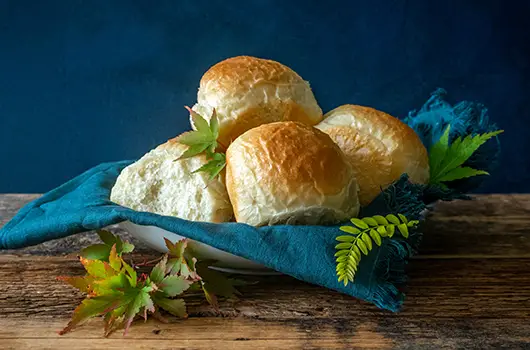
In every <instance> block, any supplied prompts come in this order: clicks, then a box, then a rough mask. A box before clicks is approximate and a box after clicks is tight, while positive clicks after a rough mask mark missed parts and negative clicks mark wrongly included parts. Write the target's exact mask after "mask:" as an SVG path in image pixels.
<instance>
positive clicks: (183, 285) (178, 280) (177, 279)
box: [158, 275, 193, 297]
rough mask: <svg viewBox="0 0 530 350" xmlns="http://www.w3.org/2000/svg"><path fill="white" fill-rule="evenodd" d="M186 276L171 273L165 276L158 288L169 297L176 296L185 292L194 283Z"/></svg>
mask: <svg viewBox="0 0 530 350" xmlns="http://www.w3.org/2000/svg"><path fill="white" fill-rule="evenodd" d="M192 283H193V282H192V281H189V280H187V279H186V278H185V277H184V276H175V275H170V276H167V277H165V278H164V279H163V280H162V281H161V282H160V283H159V284H158V288H159V289H160V290H161V291H162V292H163V293H164V294H165V295H166V296H168V297H175V296H177V295H179V294H182V293H184V292H185V291H186V290H187V289H188V288H189V287H190V285H191V284H192Z"/></svg>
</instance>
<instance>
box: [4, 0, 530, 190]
mask: <svg viewBox="0 0 530 350" xmlns="http://www.w3.org/2000/svg"><path fill="white" fill-rule="evenodd" d="M529 17H530V1H500V0H499V1H483V0H482V1H481V0H477V1H464V0H460V1H439V2H434V1H425V0H417V1H404V0H403V1H390V0H389V1H375V0H371V1H340V2H338V1H287V0H279V1H226V0H225V1H110V0H106V1H96V0H92V1H70V0H64V1H38V0H35V1H21V0H13V1H6V0H0V192H43V191H47V190H49V189H51V188H52V187H54V186H57V185H59V184H61V183H62V182H64V181H66V180H68V179H69V178H71V177H73V176H75V175H77V174H79V173H80V172H82V171H84V170H85V169H88V168H90V167H92V166H94V165H96V164H98V163H100V162H105V161H113V160H121V159H131V158H137V157H139V156H141V155H142V154H143V153H145V152H146V151H148V150H149V149H150V148H152V147H154V146H155V145H157V144H159V143H162V142H164V141H165V140H166V139H168V138H170V137H172V136H174V135H176V134H178V133H180V132H181V131H184V130H185V129H187V128H188V121H187V113H186V111H185V110H184V109H183V107H182V106H183V105H185V104H187V105H192V104H193V103H194V101H195V99H196V91H197V88H198V84H199V80H200V77H201V75H202V73H203V72H204V71H205V70H206V69H207V68H208V67H209V66H210V65H212V64H214V63H215V62H217V61H219V60H221V59H223V58H226V57H229V56H234V55H240V54H249V55H255V56H260V57H266V58H271V59H275V60H278V61H280V62H283V63H285V64H287V65H289V66H291V67H292V68H293V69H295V70H296V71H297V72H298V73H299V74H300V75H301V76H302V77H304V78H305V79H306V80H309V81H310V82H311V85H312V87H313V89H314V92H315V95H316V97H317V99H318V101H319V102H320V105H321V107H322V108H323V110H324V111H327V110H330V109H331V108H333V107H336V106H338V105H340V104H344V103H357V104H364V105H370V106H374V107H377V108H379V109H381V110H384V111H387V112H389V113H391V114H393V115H395V116H399V117H404V116H405V115H406V113H407V112H408V110H410V109H412V108H417V107H420V106H421V104H422V103H423V102H424V101H425V100H426V99H427V98H428V97H429V93H430V92H431V91H432V90H434V89H435V88H436V87H439V86H440V87H444V88H445V89H447V90H448V92H449V94H450V98H452V99H453V101H455V102H456V101H459V100H463V99H472V100H478V101H481V102H483V103H485V104H486V105H487V106H488V107H489V108H490V114H491V117H492V118H493V119H494V120H495V121H496V122H497V123H498V124H499V125H500V126H501V127H502V128H504V129H505V130H506V134H504V135H503V136H502V142H503V161H502V168H501V169H500V170H499V171H498V172H497V173H495V174H494V175H493V176H492V177H490V178H489V179H488V180H487V182H486V184H485V186H484V187H483V191H488V192H530V182H529V181H528V180H529V176H530V175H528V174H529V171H530V165H529V163H530V162H529V159H530V155H529V154H530V151H529V148H530V137H529V136H528V134H527V132H528V122H529V119H530V118H529V117H530V107H529V104H528V98H529V97H530V79H529V78H530V55H529V51H530V25H529V24H528V23H529V20H528V18H529Z"/></svg>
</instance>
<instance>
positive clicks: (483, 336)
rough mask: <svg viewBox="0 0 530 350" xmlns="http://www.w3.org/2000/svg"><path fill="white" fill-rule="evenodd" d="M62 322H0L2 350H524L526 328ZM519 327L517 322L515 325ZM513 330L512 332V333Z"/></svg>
mask: <svg viewBox="0 0 530 350" xmlns="http://www.w3.org/2000/svg"><path fill="white" fill-rule="evenodd" d="M64 321H66V320H57V319H49V320H44V319H41V320H33V319H27V318H26V319H19V320H15V321H13V320H0V342H1V344H2V349H16V350H18V349H36V348H38V349H87V350H88V349H90V350H92V349H122V348H124V347H126V348H131V347H132V346H134V348H139V349H146V348H156V349H184V348H185V349H366V348H370V349H455V348H458V349H481V350H482V349H498V348H508V349H527V348H528V346H529V345H530V337H529V336H528V335H529V334H530V323H528V322H526V323H524V322H520V323H514V320H511V319H508V318H507V319H503V320H498V319H466V318H445V319H432V318H423V317H420V318H404V317H396V318H391V319H385V318H380V319H377V320H366V319H363V318H360V319H359V318H357V319H356V318H352V319H348V320H344V319H330V318H324V319H308V320H299V319H285V320H275V319H251V318H232V319H226V318H201V319H197V318H191V319H188V320H183V321H180V322H178V323H176V324H167V325H164V324H160V323H157V322H154V321H148V322H146V323H143V322H136V323H135V324H134V325H133V327H134V328H133V330H132V331H131V332H130V333H129V334H128V335H127V336H126V338H123V337H122V334H121V333H115V334H113V335H111V337H109V338H107V339H106V338H103V337H102V336H101V327H102V321H101V320H93V321H89V322H88V323H87V324H86V325H84V326H83V327H80V328H78V329H77V330H75V331H74V332H72V333H69V334H67V335H65V336H58V335H57V334H56V331H57V330H58V329H60V328H61V327H62V326H63V322H64ZM515 322H517V320H515ZM514 324H517V327H514Z"/></svg>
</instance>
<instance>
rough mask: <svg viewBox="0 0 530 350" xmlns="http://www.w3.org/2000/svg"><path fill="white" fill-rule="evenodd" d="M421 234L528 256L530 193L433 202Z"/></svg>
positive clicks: (476, 252) (433, 246)
mask: <svg viewBox="0 0 530 350" xmlns="http://www.w3.org/2000/svg"><path fill="white" fill-rule="evenodd" d="M36 196H37V195H0V217H3V218H4V221H6V220H7V219H8V218H10V217H11V216H13V215H14V214H15V213H16V210H18V208H20V207H21V206H22V205H23V204H25V203H26V202H28V201H29V200H31V199H34V198H35V197H36ZM111 230H113V231H114V232H119V233H120V234H122V235H124V237H125V238H126V239H129V240H131V241H132V242H133V243H134V244H135V245H136V246H137V248H138V250H139V251H143V252H145V251H149V249H148V248H147V247H146V246H145V245H143V244H142V243H141V242H138V241H137V240H135V239H134V238H131V237H130V236H129V235H128V234H127V233H126V232H124V231H123V230H120V229H118V228H116V227H113V228H111ZM424 232H425V235H424V241H423V243H422V246H421V250H420V253H421V254H422V255H423V256H425V257H426V256H433V257H434V258H441V257H444V258H461V257H464V256H469V257H508V256H511V257H518V258H524V257H528V258H530V195H523V194H520V195H487V196H476V200H473V201H454V202H441V203H438V204H437V206H436V209H435V210H434V211H433V212H432V213H431V215H430V216H429V218H428V220H427V221H426V224H425V230H424ZM96 241H97V236H96V235H95V234H93V233H83V234H78V235H75V236H71V237H67V238H64V239H59V240H54V241H50V242H46V243H43V244H39V245H37V246H34V247H28V248H25V249H22V250H18V251H3V253H28V254H44V255H57V254H67V253H71V252H76V251H79V250H80V249H81V248H83V247H85V246H87V245H90V244H92V243H94V242H96ZM0 252H2V251H0Z"/></svg>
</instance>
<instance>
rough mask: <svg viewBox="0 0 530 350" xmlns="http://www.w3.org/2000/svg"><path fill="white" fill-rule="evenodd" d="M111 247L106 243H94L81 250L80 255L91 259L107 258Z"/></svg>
mask: <svg viewBox="0 0 530 350" xmlns="http://www.w3.org/2000/svg"><path fill="white" fill-rule="evenodd" d="M110 248H111V247H110V246H108V245H106V244H94V245H91V246H88V247H86V248H84V249H83V250H81V253H80V255H81V256H82V257H83V258H86V259H90V260H107V259H108V257H109V254H110Z"/></svg>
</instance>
